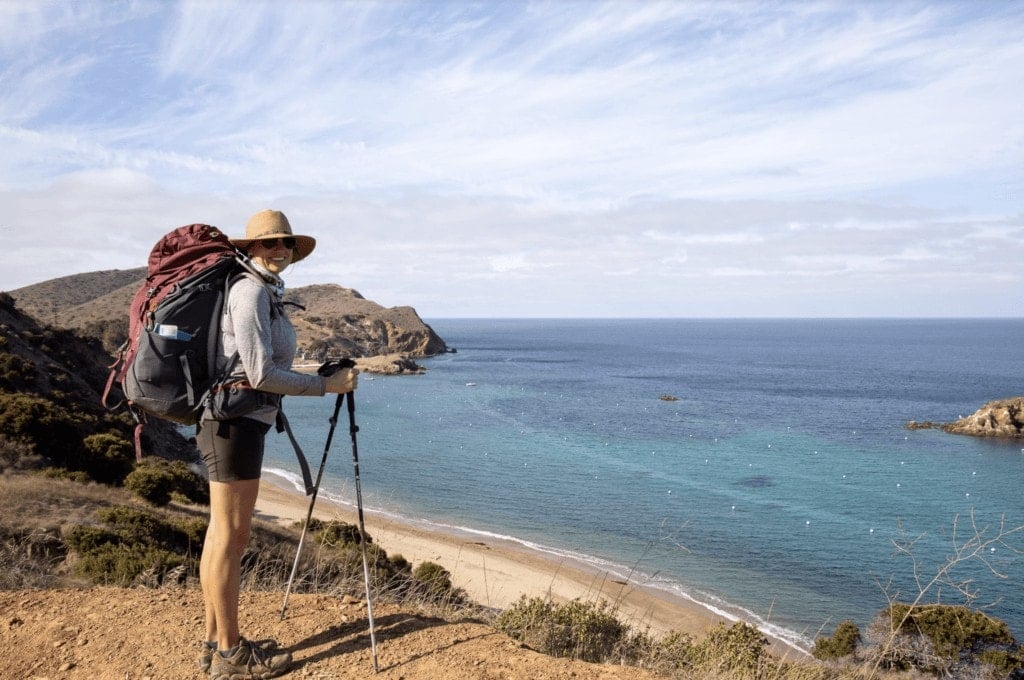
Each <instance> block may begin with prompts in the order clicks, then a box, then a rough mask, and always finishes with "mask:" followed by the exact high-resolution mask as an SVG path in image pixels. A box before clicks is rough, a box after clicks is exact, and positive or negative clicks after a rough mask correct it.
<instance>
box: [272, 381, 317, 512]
mask: <svg viewBox="0 0 1024 680" xmlns="http://www.w3.org/2000/svg"><path fill="white" fill-rule="evenodd" d="M281 401H284V399H282V400H281ZM277 431H278V432H281V431H284V432H285V433H286V434H287V435H288V440H289V441H290V442H291V443H292V448H293V449H295V457H296V458H298V459H299V469H300V470H302V483H303V484H304V485H305V486H306V495H307V496H309V495H312V493H313V491H314V490H316V487H315V486H314V485H313V475H312V474H311V473H310V471H309V463H308V462H306V455H305V454H304V453H302V447H301V446H299V442H297V441H296V440H295V435H294V434H292V428H291V426H290V425H289V424H288V417H287V416H285V414H284V409H283V408H282V407H281V406H280V405H278V407H277Z"/></svg>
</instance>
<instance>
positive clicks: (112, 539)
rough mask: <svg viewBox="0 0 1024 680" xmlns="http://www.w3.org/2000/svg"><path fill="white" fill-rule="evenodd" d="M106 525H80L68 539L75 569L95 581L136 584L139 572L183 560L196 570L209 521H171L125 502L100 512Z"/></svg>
mask: <svg viewBox="0 0 1024 680" xmlns="http://www.w3.org/2000/svg"><path fill="white" fill-rule="evenodd" d="M96 516H97V519H98V520H99V521H100V522H101V523H102V524H103V526H81V525H80V526H75V527H72V528H70V529H69V530H68V531H67V532H65V534H64V541H65V543H67V545H68V547H69V548H70V549H71V550H73V551H74V552H75V553H76V554H77V560H76V561H75V562H74V570H75V573H76V574H78V575H79V576H82V577H84V578H87V579H89V580H90V581H92V582H93V583H98V584H103V585H118V586H129V585H131V584H132V583H133V582H134V581H135V579H136V578H138V577H139V575H140V574H143V573H144V572H152V573H154V574H156V575H157V577H158V580H159V577H160V576H162V575H163V574H164V573H165V572H166V571H167V570H169V569H173V568H174V567H178V566H181V565H185V566H187V567H188V569H189V571H190V572H192V573H195V571H196V569H197V566H198V565H197V559H198V555H199V554H200V553H201V550H202V543H203V539H204V537H205V534H206V527H207V523H206V520H203V519H192V520H186V521H180V522H172V521H169V520H167V519H165V518H163V517H161V516H159V515H156V514H153V513H151V512H149V511H146V510H140V509H137V508H131V507H126V506H114V507H110V508H103V509H101V510H98V511H97V512H96Z"/></svg>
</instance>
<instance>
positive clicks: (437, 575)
mask: <svg viewBox="0 0 1024 680" xmlns="http://www.w3.org/2000/svg"><path fill="white" fill-rule="evenodd" d="M412 577H413V579H414V580H415V581H416V582H417V583H420V584H422V585H423V586H424V589H425V591H426V593H427V595H428V596H433V597H439V596H443V595H447V594H448V593H450V592H451V590H452V575H451V573H450V572H449V571H448V570H447V569H445V568H444V567H442V566H441V565H440V564H437V563H436V562H421V563H420V565H419V566H417V567H416V568H415V569H413V572H412Z"/></svg>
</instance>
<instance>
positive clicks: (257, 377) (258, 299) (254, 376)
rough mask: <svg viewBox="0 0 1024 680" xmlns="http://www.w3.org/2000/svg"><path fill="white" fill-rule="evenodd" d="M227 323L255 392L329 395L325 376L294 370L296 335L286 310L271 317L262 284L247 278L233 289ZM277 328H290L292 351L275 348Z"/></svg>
mask: <svg viewBox="0 0 1024 680" xmlns="http://www.w3.org/2000/svg"><path fill="white" fill-rule="evenodd" d="M225 322H226V323H230V324H231V330H232V334H233V336H234V344H235V349H236V350H237V351H238V358H239V363H240V364H241V366H242V368H243V370H244V371H245V376H246V378H247V379H248V380H249V382H250V383H251V384H252V386H253V387H254V388H256V389H258V390H262V391H264V392H273V393H275V394H288V395H301V396H322V395H323V394H324V393H325V380H324V379H323V378H322V377H321V376H319V375H316V374H307V373H299V372H298V371H293V370H291V368H290V366H291V362H292V358H293V357H294V355H295V342H294V331H293V330H292V329H291V323H290V322H289V321H288V319H287V318H286V317H284V311H283V310H282V311H280V312H275V313H271V300H270V292H269V291H268V290H267V288H266V286H264V285H263V284H262V283H259V282H256V281H253V280H251V279H249V278H248V277H246V278H243V279H241V280H239V281H238V282H236V283H235V284H234V285H233V286H232V287H231V293H230V295H228V315H227V318H226V319H225ZM274 324H287V325H288V329H287V330H288V332H289V333H290V334H291V337H292V341H291V342H290V343H287V344H288V345H290V346H289V347H284V348H281V347H278V348H275V346H274ZM279 330H280V329H279Z"/></svg>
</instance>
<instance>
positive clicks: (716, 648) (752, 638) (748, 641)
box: [695, 621, 768, 677]
mask: <svg viewBox="0 0 1024 680" xmlns="http://www.w3.org/2000/svg"><path fill="white" fill-rule="evenodd" d="M695 653H696V656H697V658H698V660H699V661H698V663H700V664H702V665H703V666H704V667H708V668H713V669H715V670H716V671H717V672H729V673H734V674H736V675H738V676H740V677H744V676H745V675H747V674H751V673H756V672H758V670H759V669H760V667H761V665H762V664H763V663H764V662H765V661H767V660H768V638H766V637H765V636H764V634H763V633H762V632H761V631H759V630H758V629H757V628H755V627H754V626H751V625H750V624H748V623H744V622H742V621H737V622H736V623H734V624H732V625H731V626H728V625H726V624H725V623H724V622H722V623H719V624H718V625H716V626H715V627H714V628H712V629H711V630H710V631H709V632H708V635H707V637H705V638H704V639H703V640H701V642H700V644H698V645H697V648H696V652H695Z"/></svg>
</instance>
